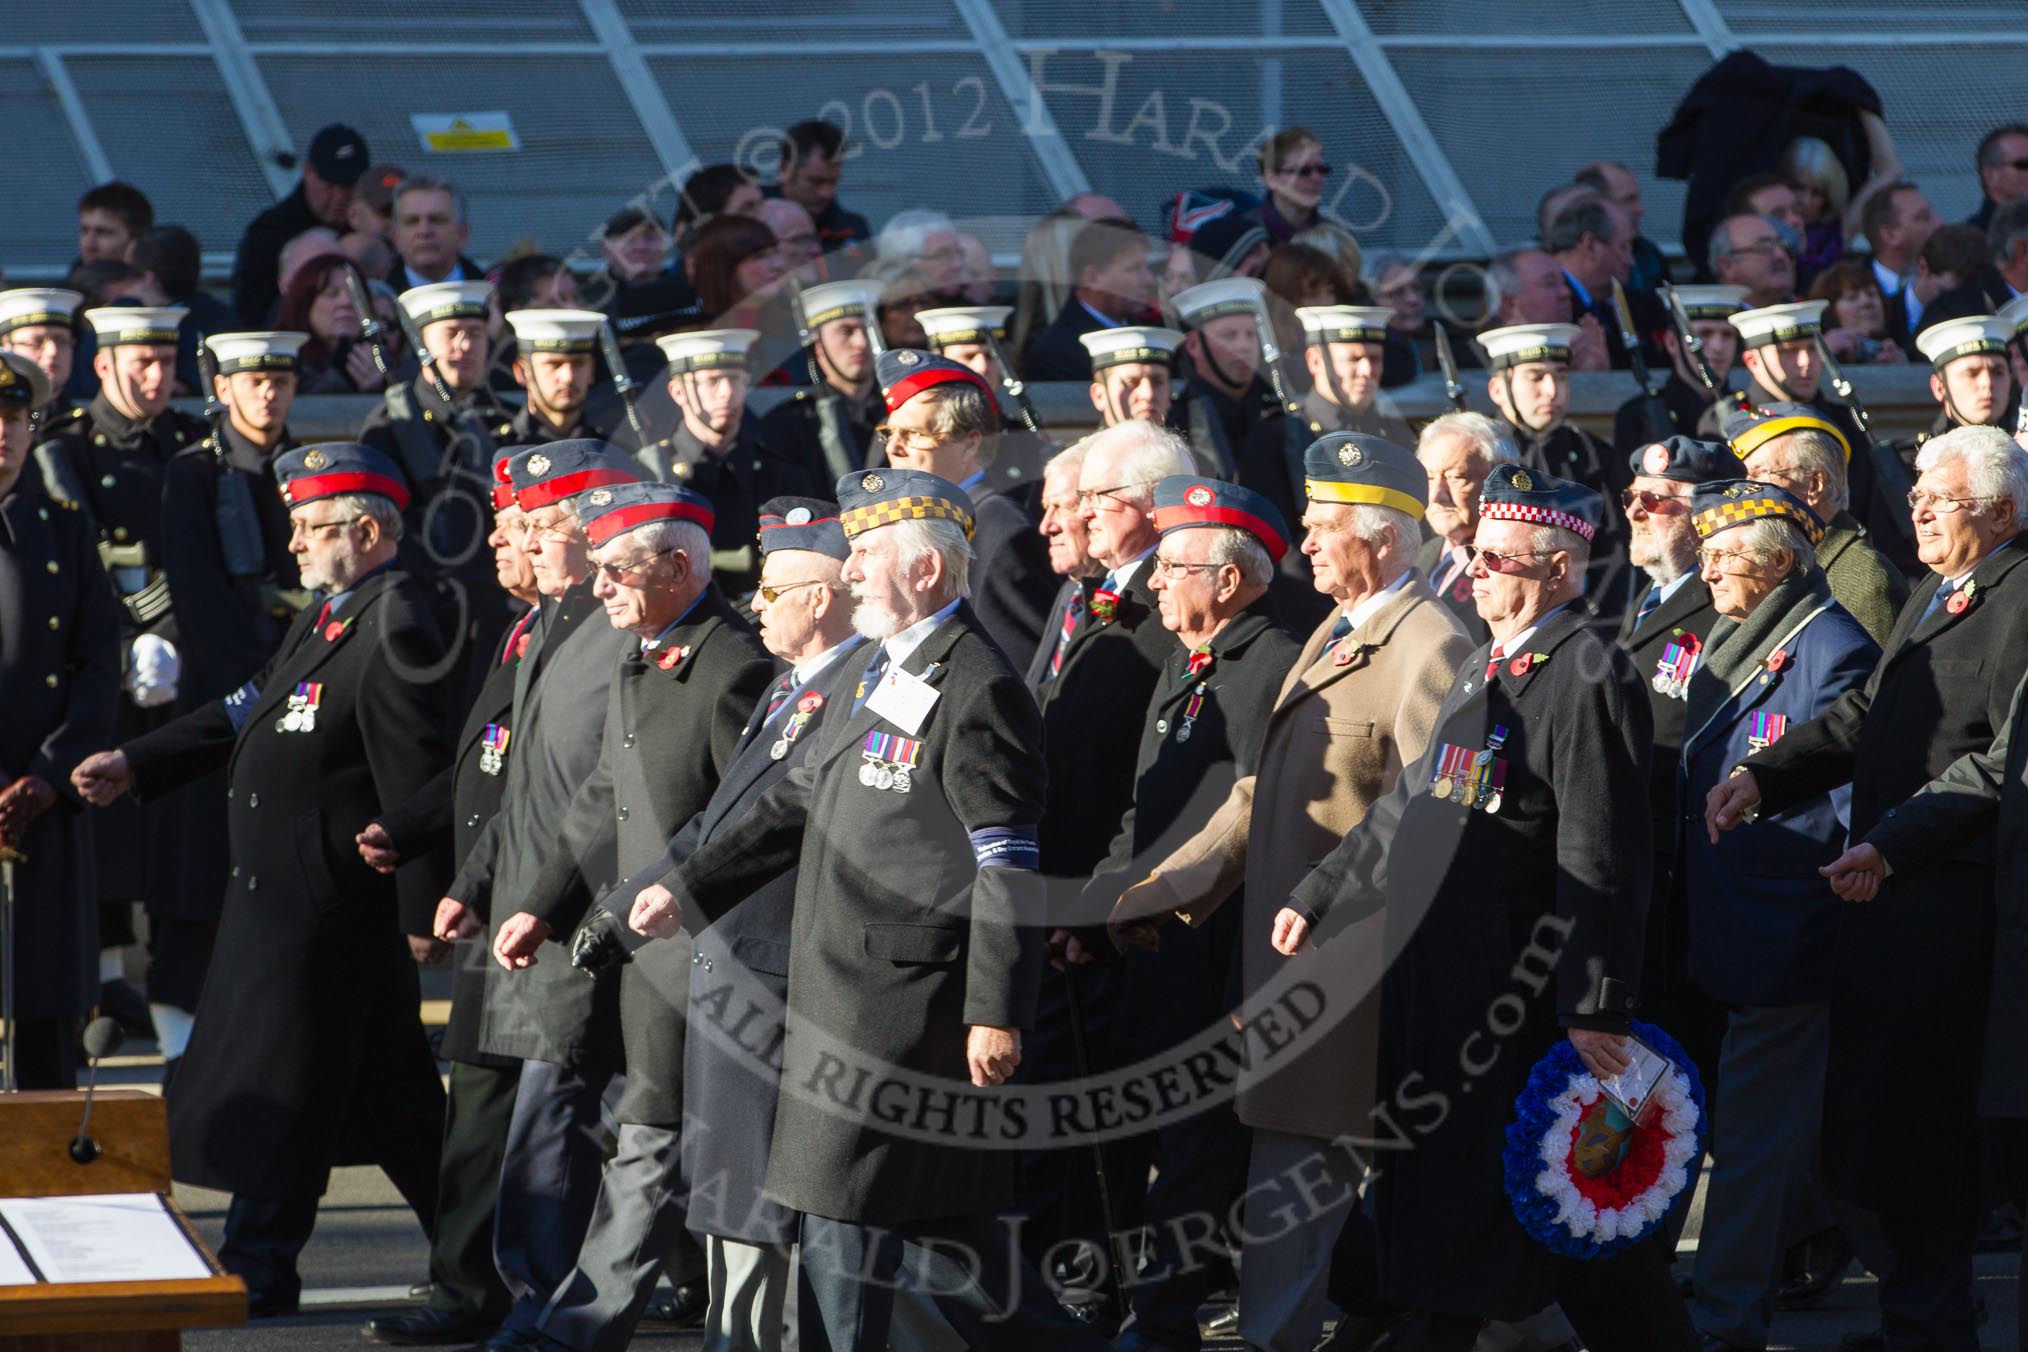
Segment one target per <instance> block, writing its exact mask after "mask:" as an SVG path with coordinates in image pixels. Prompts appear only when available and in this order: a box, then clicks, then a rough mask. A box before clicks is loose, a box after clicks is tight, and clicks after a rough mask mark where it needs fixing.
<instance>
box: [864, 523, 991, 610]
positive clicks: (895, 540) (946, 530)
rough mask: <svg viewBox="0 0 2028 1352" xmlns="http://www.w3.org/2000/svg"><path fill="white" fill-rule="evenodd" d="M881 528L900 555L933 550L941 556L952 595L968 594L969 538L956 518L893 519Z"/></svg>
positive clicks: (933, 552)
mask: <svg viewBox="0 0 2028 1352" xmlns="http://www.w3.org/2000/svg"><path fill="white" fill-rule="evenodd" d="M883 529H885V530H887V531H888V532H890V535H889V539H890V541H891V545H892V548H893V549H894V550H895V551H896V552H897V553H898V554H900V555H901V556H903V557H906V558H910V559H914V558H919V557H921V556H922V555H924V554H935V555H936V556H937V557H939V558H940V559H942V560H943V565H944V576H945V577H947V578H949V579H950V582H951V594H952V595H953V596H970V595H971V594H972V542H971V541H970V540H968V539H966V538H965V532H964V531H963V530H962V529H960V528H959V526H958V524H957V522H955V521H919V520H911V521H896V522H894V523H893V524H892V525H890V526H887V527H884V528H883Z"/></svg>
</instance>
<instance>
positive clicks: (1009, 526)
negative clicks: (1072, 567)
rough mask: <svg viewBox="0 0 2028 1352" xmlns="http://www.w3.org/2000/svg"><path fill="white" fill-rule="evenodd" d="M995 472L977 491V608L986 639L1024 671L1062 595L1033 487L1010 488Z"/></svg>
mask: <svg viewBox="0 0 2028 1352" xmlns="http://www.w3.org/2000/svg"><path fill="white" fill-rule="evenodd" d="M1004 482H1005V481H1004V480H998V479H996V477H995V476H994V474H993V472H992V471H991V470H990V469H989V470H988V471H987V472H986V478H985V479H984V480H983V481H982V482H981V483H980V484H979V485H978V486H977V487H976V488H973V489H972V490H971V497H972V506H973V508H974V509H975V510H976V511H977V519H976V521H975V522H974V523H973V527H972V555H973V559H972V609H974V610H975V611H977V612H978V614H979V624H980V626H981V627H983V628H984V629H985V631H986V636H987V637H988V638H990V639H992V640H993V641H994V642H995V643H997V644H999V645H1000V651H1002V652H1004V653H1006V654H1007V661H1008V662H1009V663H1010V664H1011V665H1015V666H1017V667H1018V666H1019V665H1020V664H1022V663H1024V662H1026V661H1027V659H1028V655H1029V654H1030V653H1032V652H1034V651H1035V647H1036V645H1037V644H1038V643H1039V642H1041V640H1042V634H1043V627H1044V625H1045V624H1046V623H1047V622H1048V619H1049V611H1050V607H1051V604H1052V602H1053V600H1054V598H1055V596H1056V574H1055V573H1054V572H1052V571H1051V570H1050V567H1049V542H1048V541H1047V540H1044V539H1043V538H1042V532H1041V530H1040V529H1039V527H1040V526H1041V524H1042V523H1041V517H1040V516H1039V515H1038V514H1037V512H1036V511H1035V507H1034V499H1035V494H1034V490H1033V488H1032V486H1030V485H1027V484H1007V485H1006V486H1005V487H1002V486H1001V484H1002V483H1004Z"/></svg>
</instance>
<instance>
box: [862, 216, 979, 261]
mask: <svg viewBox="0 0 2028 1352" xmlns="http://www.w3.org/2000/svg"><path fill="white" fill-rule="evenodd" d="M946 231H948V232H949V233H951V234H953V235H955V234H957V233H958V227H957V225H956V223H955V222H953V221H952V220H951V218H950V217H948V216H946V215H944V213H943V212H941V211H928V210H924V209H922V208H920V207H911V208H910V209H909V210H907V211H897V212H895V213H894V215H892V216H890V217H888V219H887V224H886V225H883V226H881V227H880V235H879V237H878V238H876V239H875V240H874V241H873V256H874V257H875V258H878V259H879V260H881V261H882V262H886V261H887V260H888V259H890V258H903V259H915V258H920V257H922V251H923V245H924V243H925V242H927V241H928V239H929V237H930V236H931V235H935V234H942V233H944V232H946Z"/></svg>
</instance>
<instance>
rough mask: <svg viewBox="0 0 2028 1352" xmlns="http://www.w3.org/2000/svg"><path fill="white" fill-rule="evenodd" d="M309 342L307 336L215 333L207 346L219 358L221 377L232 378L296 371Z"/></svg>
mask: <svg viewBox="0 0 2028 1352" xmlns="http://www.w3.org/2000/svg"><path fill="white" fill-rule="evenodd" d="M309 341H310V335H309V334H307V333H286V332H259V333H214V334H212V335H211V337H209V338H206V339H205V340H204V345H205V346H206V347H208V348H210V349H211V355H212V356H214V357H216V358H218V373H219V374H220V375H222V376H229V375H232V374H233V373H234V372H237V371H293V370H295V369H296V367H297V354H298V353H299V352H301V351H302V349H303V344H305V343H307V342H309Z"/></svg>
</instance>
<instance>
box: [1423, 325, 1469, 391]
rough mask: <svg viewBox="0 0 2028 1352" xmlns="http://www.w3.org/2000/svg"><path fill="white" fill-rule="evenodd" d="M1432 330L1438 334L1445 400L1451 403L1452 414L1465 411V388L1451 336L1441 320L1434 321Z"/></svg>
mask: <svg viewBox="0 0 2028 1352" xmlns="http://www.w3.org/2000/svg"><path fill="white" fill-rule="evenodd" d="M1430 328H1431V329H1433V330H1435V332H1436V355H1437V365H1438V366H1439V367H1441V368H1442V370H1443V373H1444V398H1446V399H1448V400H1450V401H1451V412H1453V413H1463V412H1464V411H1465V386H1464V382H1463V381H1461V380H1459V379H1458V359H1457V356H1456V354H1455V353H1453V352H1452V351H1451V335H1450V334H1449V333H1448V332H1447V331H1446V330H1445V329H1444V324H1443V321H1442V320H1441V319H1432V320H1431V321H1430Z"/></svg>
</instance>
